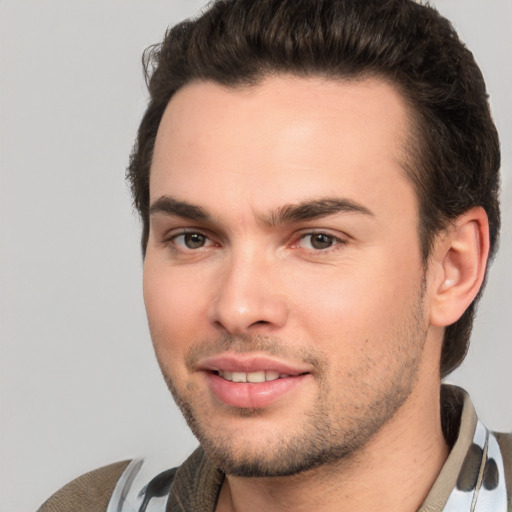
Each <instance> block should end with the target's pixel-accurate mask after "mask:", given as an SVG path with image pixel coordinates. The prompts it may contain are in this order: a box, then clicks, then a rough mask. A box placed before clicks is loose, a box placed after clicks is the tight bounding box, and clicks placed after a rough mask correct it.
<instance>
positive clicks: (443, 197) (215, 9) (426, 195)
mask: <svg viewBox="0 0 512 512" xmlns="http://www.w3.org/2000/svg"><path fill="white" fill-rule="evenodd" d="M144 62H145V69H146V74H147V79H148V85H149V92H150V102H149V105H148V107H147V110H146V113H145V115H144V117H143V120H142V122H141V124H140V128H139V133H138V138H137V141H136V144H135V147H134V150H133V153H132V156H131V160H130V165H129V168H128V172H127V176H128V181H129V183H130V185H131V189H132V193H133V197H134V203H135V206H136V208H137V210H138V212H139V214H140V216H141V219H142V226H143V227H142V249H143V252H145V248H146V244H147V239H148V233H149V176H150V171H151V163H152V155H153V148H154V143H155V138H156V133H157V131H158V127H159V125H160V121H161V119H162V116H163V113H164V111H165V108H166V106H167V104H168V102H169V101H170V99H171V98H172V97H173V95H174V94H175V93H176V92H177V91H178V90H179V89H181V88H182V87H183V86H185V85H186V84H189V83H191V82H193V81H195V80H208V81H212V82H215V83H218V84H222V85H226V86H231V87H239V86H244V85H246V86H247V85H251V84H256V83H258V82H260V81H261V80H263V79H264V78H265V77H268V76H272V75H275V74H279V73H290V74H293V75H297V76H300V77H308V76H320V77H327V78H334V79H339V78H340V79H344V80H346V79H357V78H362V77H372V76H374V77H379V78H383V79H385V80H386V81H387V82H389V83H390V84H392V85H393V86H394V87H395V88H396V89H397V91H399V92H400V94H401V95H402V97H403V99H404V101H405V102H406V103H407V105H408V107H409V109H410V114H411V123H410V126H409V128H410V133H409V138H408V147H407V152H408V155H407V156H408V159H407V164H408V165H407V167H408V168H407V174H408V177H409V179H410V180H411V182H412V183H413V185H414V187H415V190H416V194H417V197H418V201H419V235H420V244H421V253H422V257H423V259H424V262H425V264H426V263H427V262H428V258H429V255H430V250H431V245H432V241H433V239H434V237H435V236H436V234H438V233H439V232H440V231H442V230H443V229H445V228H446V227H447V226H448V225H449V224H450V222H451V221H452V220H453V219H455V218H457V217H458V216H459V215H461V214H463V213H464V212H465V211H467V210H469V209H470V208H472V207H474V206H482V207H483V208H484V209H485V211H486V213H487V216H488V219H489V229H490V257H491V258H492V256H493V254H494V252H495V250H496V246H497V239H498V232H499V226H500V217H499V204H498V189H499V176H498V169H499V165H500V153H499V141H498V135H497V132H496V129H495V126H494V124H493V121H492V118H491V114H490V110H489V105H488V101H487V94H486V89H485V83H484V80H483V77H482V74H481V72H480V70H479V68H478V66H477V65H476V63H475V61H474V59H473V56H472V54H471V52H470V51H469V50H468V49H467V48H466V47H465V46H464V45H463V44H462V43H461V42H460V40H459V38H458V36H457V34H456V32H455V31H454V29H453V28H452V26H451V25H450V23H449V22H448V21H447V20H446V19H444V18H443V17H441V16H440V15H439V14H438V13H437V11H436V10H435V9H433V8H431V7H427V6H424V5H420V4H418V3H416V2H414V1H411V0H375V1H370V2H359V1H357V0H343V1H337V0H320V1H311V0H299V1H297V0H284V1H283V0H276V1H269V0H265V1H258V2H253V1H251V0H239V1H217V2H214V3H213V5H212V6H211V7H210V8H209V9H208V10H206V11H205V12H204V13H203V14H202V15H201V16H200V17H199V18H197V19H194V20H188V21H185V22H183V23H181V24H179V25H177V26H175V27H174V28H172V29H171V30H169V31H168V32H167V33H166V36H165V39H164V41H163V42H162V44H160V45H157V46H155V47H152V48H150V49H149V50H148V51H147V52H146V53H145V59H144ZM476 301H477V299H476V300H475V301H474V302H473V303H472V304H471V306H470V307H469V308H468V309H467V310H466V311H465V313H464V314H463V315H462V317H461V318H460V319H459V320H458V321H457V322H455V323H454V324H452V325H450V326H448V327H447V328H446V331H445V335H444V345H443V351H442V356H441V367H440V372H441V375H442V376H445V375H447V374H448V373H450V372H451V371H452V370H453V369H454V368H456V367H457V366H458V365H459V364H460V363H461V362H462V360H463V358H464V356H465V354H466V351H467V347H468V343H469V336H470V333H471V327H472V322H473V317H474V312H475V306H476Z"/></svg>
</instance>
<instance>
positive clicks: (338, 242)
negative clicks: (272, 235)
mask: <svg viewBox="0 0 512 512" xmlns="http://www.w3.org/2000/svg"><path fill="white" fill-rule="evenodd" d="M314 235H325V236H328V237H329V238H332V239H333V240H334V243H333V245H331V246H329V247H327V248H325V249H314V248H310V249H308V248H304V247H300V246H299V243H300V242H301V241H302V240H304V239H305V238H306V237H308V236H314ZM349 239H350V237H349V236H348V235H345V234H342V233H339V232H337V233H336V234H335V233H332V232H331V231H330V230H328V229H321V228H318V229H305V230H303V231H301V232H300V233H298V234H296V235H295V237H294V241H293V242H292V244H291V248H292V249H303V250H305V251H308V252H311V253H315V254H321V253H322V254H325V253H329V252H331V251H335V250H337V249H339V248H340V246H343V245H345V244H347V243H348V241H349Z"/></svg>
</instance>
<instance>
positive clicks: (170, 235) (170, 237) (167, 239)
mask: <svg viewBox="0 0 512 512" xmlns="http://www.w3.org/2000/svg"><path fill="white" fill-rule="evenodd" d="M190 234H198V235H201V236H204V237H205V238H206V239H207V240H208V241H209V242H210V243H209V244H208V245H206V246H202V247H200V248H198V249H190V248H187V247H185V246H184V245H182V244H179V245H178V244H176V243H175V240H176V239H177V238H179V237H180V236H184V235H190ZM162 244H163V245H164V246H169V245H170V244H173V246H174V247H175V248H176V249H177V250H182V251H191V252H192V251H198V250H200V249H203V248H208V247H214V246H217V247H218V246H219V245H220V243H219V242H218V241H216V240H215V238H214V237H213V236H212V235H211V234H210V233H209V231H208V230H207V229H202V228H194V227H182V228H173V229H170V230H169V231H167V232H166V233H165V234H164V235H163V236H162Z"/></svg>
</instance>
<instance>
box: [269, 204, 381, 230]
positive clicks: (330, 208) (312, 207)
mask: <svg viewBox="0 0 512 512" xmlns="http://www.w3.org/2000/svg"><path fill="white" fill-rule="evenodd" d="M337 213H358V214H362V215H368V216H370V217H374V214H373V212H372V211H371V210H369V209H368V208H366V207H365V206H363V205H361V204H358V203H356V202H354V201H352V200H350V199H344V198H337V197H324V198H320V199H314V200H309V201H303V202H301V203H298V204H289V205H285V206H281V207H280V208H277V209H276V210H275V211H273V212H272V213H271V214H270V215H268V216H263V217H262V218H261V220H262V222H263V223H264V224H267V225H269V226H279V225H281V224H286V223H294V222H301V221H307V220H314V219H319V218H321V217H327V216H329V215H335V214H337Z"/></svg>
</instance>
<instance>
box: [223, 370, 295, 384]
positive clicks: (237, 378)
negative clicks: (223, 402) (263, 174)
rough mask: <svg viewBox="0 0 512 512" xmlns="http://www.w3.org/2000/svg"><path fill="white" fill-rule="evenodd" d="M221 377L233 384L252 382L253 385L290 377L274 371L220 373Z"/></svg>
mask: <svg viewBox="0 0 512 512" xmlns="http://www.w3.org/2000/svg"><path fill="white" fill-rule="evenodd" d="M218 373H219V376H220V377H222V378H223V379H226V380H229V381H232V382H251V383H258V382H265V381H270V380H276V379H283V378H286V377H290V375H288V374H286V373H279V372H275V371H273V370H267V371H263V370H262V371H259V372H249V373H245V372H228V371H221V370H219V371H218Z"/></svg>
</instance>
